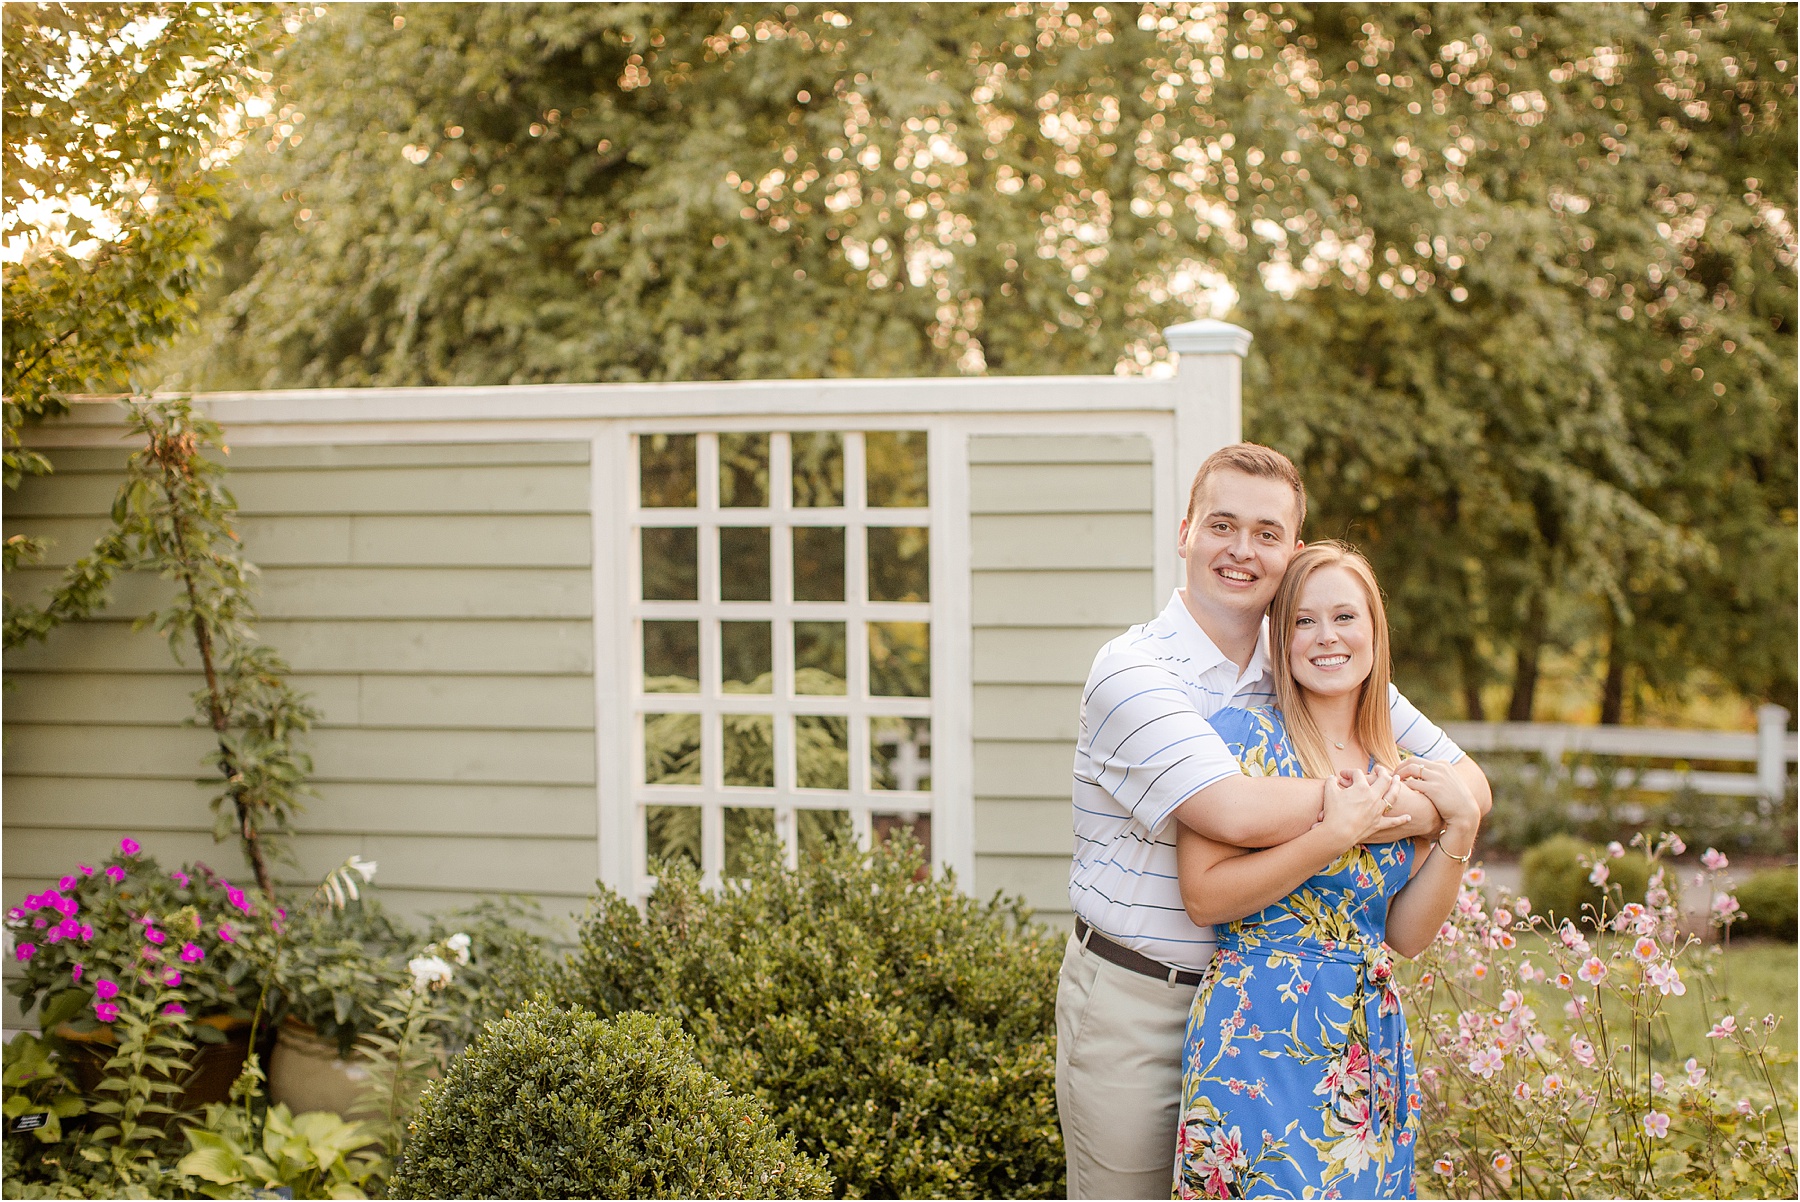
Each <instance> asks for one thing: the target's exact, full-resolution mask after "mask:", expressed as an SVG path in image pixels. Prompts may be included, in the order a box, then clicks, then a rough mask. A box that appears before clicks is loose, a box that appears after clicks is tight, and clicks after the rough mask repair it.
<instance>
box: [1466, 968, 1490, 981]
mask: <svg viewBox="0 0 1800 1202" xmlns="http://www.w3.org/2000/svg"><path fill="white" fill-rule="evenodd" d="M1469 972H1470V975H1472V976H1473V977H1474V978H1475V979H1476V980H1477V981H1485V980H1486V979H1487V974H1488V966H1487V965H1485V964H1477V965H1476V966H1475V967H1474V968H1472V969H1470V970H1469Z"/></svg>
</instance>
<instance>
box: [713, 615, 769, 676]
mask: <svg viewBox="0 0 1800 1202" xmlns="http://www.w3.org/2000/svg"><path fill="white" fill-rule="evenodd" d="M719 658H720V660H721V661H722V664H721V667H722V673H721V680H722V683H723V688H722V690H721V691H722V692H726V693H770V692H773V691H774V688H773V681H774V677H775V637H774V626H773V624H772V623H769V622H720V623H719Z"/></svg>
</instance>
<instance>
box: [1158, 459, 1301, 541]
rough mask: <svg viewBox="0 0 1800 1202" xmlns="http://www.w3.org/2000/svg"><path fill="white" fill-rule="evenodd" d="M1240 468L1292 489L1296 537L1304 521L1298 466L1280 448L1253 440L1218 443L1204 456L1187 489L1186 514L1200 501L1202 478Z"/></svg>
mask: <svg viewBox="0 0 1800 1202" xmlns="http://www.w3.org/2000/svg"><path fill="white" fill-rule="evenodd" d="M1223 471H1233V472H1242V473H1244V474H1245V475H1246V476H1259V477H1261V478H1262V479H1264V480H1279V481H1281V482H1282V483H1283V484H1285V485H1287V486H1288V487H1289V488H1291V489H1293V490H1294V517H1295V522H1294V532H1293V533H1294V537H1295V538H1299V537H1300V529H1301V527H1303V526H1305V525H1306V485H1304V484H1302V483H1301V482H1300V470H1299V469H1298V468H1296V467H1295V466H1294V461H1293V460H1291V459H1289V458H1288V457H1287V456H1286V455H1283V454H1282V453H1281V452H1280V451H1277V450H1273V449H1271V448H1269V447H1265V446H1262V445H1260V444H1258V443H1254V442H1234V443H1232V444H1231V445H1230V446H1228V447H1220V448H1219V449H1218V450H1216V451H1214V452H1213V453H1212V454H1210V455H1208V456H1207V457H1206V462H1205V463H1202V464H1201V465H1200V470H1199V471H1197V472H1195V473H1194V485H1193V487H1192V488H1190V489H1188V507H1187V517H1188V520H1189V521H1192V520H1193V517H1194V509H1195V507H1196V506H1198V505H1199V504H1200V488H1201V486H1202V485H1204V484H1205V483H1206V478H1207V477H1208V476H1210V475H1212V474H1213V473H1214V472H1223Z"/></svg>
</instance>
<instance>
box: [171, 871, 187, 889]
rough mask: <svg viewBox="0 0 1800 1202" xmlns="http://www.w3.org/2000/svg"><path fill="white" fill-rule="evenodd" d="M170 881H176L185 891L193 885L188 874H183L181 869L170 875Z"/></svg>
mask: <svg viewBox="0 0 1800 1202" xmlns="http://www.w3.org/2000/svg"><path fill="white" fill-rule="evenodd" d="M169 879H170V880H172V881H174V882H175V883H176V884H177V885H180V886H181V887H182V888H183V889H186V888H187V887H188V885H189V884H190V883H191V882H190V881H189V879H188V874H187V873H185V872H182V871H181V870H180V869H176V870H175V871H174V872H171V873H170V874H169Z"/></svg>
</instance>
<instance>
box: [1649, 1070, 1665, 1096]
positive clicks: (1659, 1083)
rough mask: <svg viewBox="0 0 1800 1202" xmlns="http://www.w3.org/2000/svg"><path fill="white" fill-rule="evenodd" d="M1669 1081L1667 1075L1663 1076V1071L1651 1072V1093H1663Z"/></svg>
mask: <svg viewBox="0 0 1800 1202" xmlns="http://www.w3.org/2000/svg"><path fill="white" fill-rule="evenodd" d="M1668 1083H1669V1079H1668V1078H1667V1077H1665V1076H1663V1075H1662V1074H1661V1073H1651V1074H1650V1092H1651V1093H1661V1092H1662V1091H1663V1087H1664V1086H1666V1085H1668Z"/></svg>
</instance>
